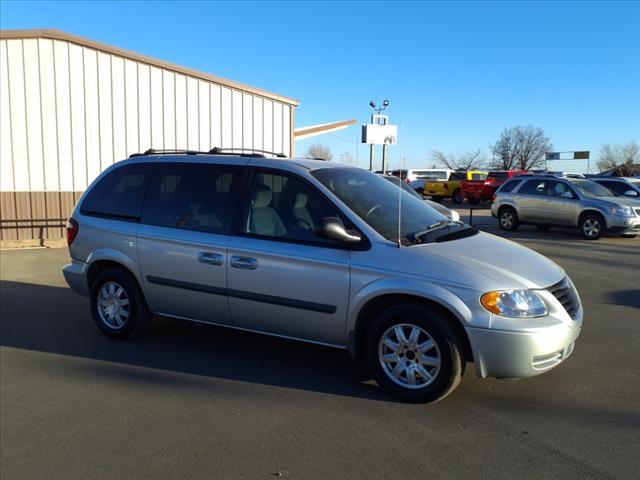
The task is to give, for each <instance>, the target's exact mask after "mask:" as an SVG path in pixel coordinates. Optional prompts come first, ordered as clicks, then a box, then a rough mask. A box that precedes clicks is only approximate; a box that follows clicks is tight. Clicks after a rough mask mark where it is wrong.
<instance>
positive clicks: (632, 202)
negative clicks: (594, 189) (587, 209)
mask: <svg viewBox="0 0 640 480" xmlns="http://www.w3.org/2000/svg"><path fill="white" fill-rule="evenodd" d="M586 199H587V200H588V201H595V202H598V203H599V204H601V205H602V206H604V207H621V206H627V207H632V208H640V200H636V199H634V198H631V197H622V196H620V197H586Z"/></svg>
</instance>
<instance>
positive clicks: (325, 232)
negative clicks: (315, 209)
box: [316, 217, 362, 244]
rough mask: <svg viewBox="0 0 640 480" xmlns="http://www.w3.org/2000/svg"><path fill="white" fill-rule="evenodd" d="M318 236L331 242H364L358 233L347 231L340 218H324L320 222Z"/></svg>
mask: <svg viewBox="0 0 640 480" xmlns="http://www.w3.org/2000/svg"><path fill="white" fill-rule="evenodd" d="M316 235H317V236H319V237H322V238H328V239H329V240H336V241H338V242H342V243H351V244H353V243H358V242H359V241H361V240H362V237H360V235H359V234H358V232H354V231H352V230H350V231H347V230H346V229H345V228H344V223H342V220H340V219H339V218H338V217H324V218H323V219H322V220H320V228H318V230H317V231H316Z"/></svg>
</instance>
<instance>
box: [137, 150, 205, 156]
mask: <svg viewBox="0 0 640 480" xmlns="http://www.w3.org/2000/svg"><path fill="white" fill-rule="evenodd" d="M172 154H181V155H207V154H208V152H200V151H198V150H180V149H165V150H162V149H160V150H156V149H155V148H150V149H148V150H146V151H144V152H142V153H132V154H131V155H129V158H135V157H145V156H147V155H172Z"/></svg>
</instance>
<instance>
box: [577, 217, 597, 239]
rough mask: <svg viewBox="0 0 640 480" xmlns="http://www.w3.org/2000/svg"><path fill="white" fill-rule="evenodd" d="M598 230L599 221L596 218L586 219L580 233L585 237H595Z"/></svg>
mask: <svg viewBox="0 0 640 480" xmlns="http://www.w3.org/2000/svg"><path fill="white" fill-rule="evenodd" d="M600 229H601V226H600V221H599V220H598V219H597V218H587V219H586V220H585V221H584V223H583V224H582V231H583V232H584V234H585V235H586V236H587V237H597V236H598V234H599V233H600Z"/></svg>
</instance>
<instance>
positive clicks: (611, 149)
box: [598, 141, 640, 176]
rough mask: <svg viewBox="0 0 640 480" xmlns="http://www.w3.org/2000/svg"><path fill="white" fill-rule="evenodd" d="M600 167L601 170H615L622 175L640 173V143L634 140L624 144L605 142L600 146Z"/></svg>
mask: <svg viewBox="0 0 640 480" xmlns="http://www.w3.org/2000/svg"><path fill="white" fill-rule="evenodd" d="M598 168H599V169H600V171H601V172H604V171H606V170H614V172H615V173H616V175H620V176H632V175H637V174H638V173H640V145H638V142H634V141H631V142H628V143H625V144H624V145H611V144H609V143H605V144H604V145H602V147H600V155H599V158H598Z"/></svg>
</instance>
